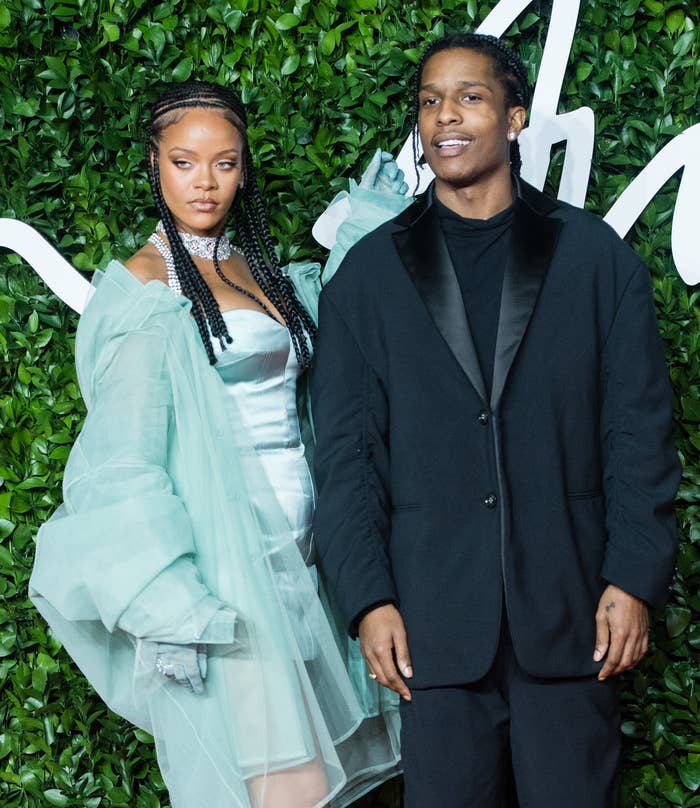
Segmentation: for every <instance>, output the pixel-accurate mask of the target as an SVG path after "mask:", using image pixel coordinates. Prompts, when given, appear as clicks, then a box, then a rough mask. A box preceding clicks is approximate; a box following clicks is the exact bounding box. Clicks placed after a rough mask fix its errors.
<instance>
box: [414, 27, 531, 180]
mask: <svg viewBox="0 0 700 808" xmlns="http://www.w3.org/2000/svg"><path fill="white" fill-rule="evenodd" d="M455 48H464V49H466V50H471V51H476V52H477V53H483V54H485V55H486V56H488V57H489V58H490V59H491V62H492V64H493V72H494V75H495V76H496V78H497V79H498V80H499V81H500V83H501V86H502V87H503V90H504V92H505V104H506V109H508V108H509V107H518V106H520V107H525V109H527V108H528V106H529V104H530V84H529V82H528V78H527V70H526V69H525V65H524V64H523V61H522V59H521V58H520V57H519V56H518V54H517V53H516V52H515V51H514V50H513V49H512V48H509V47H508V45H506V44H505V42H503V41H502V40H500V39H498V38H497V37H495V36H490V35H487V34H449V35H448V36H444V37H442V38H441V39H437V40H435V42H432V43H431V44H430V45H428V47H427V48H426V49H425V50H424V51H423V53H422V55H421V58H420V60H419V62H418V65H417V67H416V72H415V73H414V74H413V135H412V142H411V145H412V148H413V163H414V165H415V166H416V176H418V161H419V155H418V115H419V112H420V107H419V101H418V93H419V92H420V85H421V80H422V78H423V69H424V67H425V64H426V62H427V61H428V59H430V57H431V56H434V55H435V54H436V53H439V52H440V51H444V50H452V49H455ZM510 164H511V169H512V171H513V172H514V173H515V174H520V168H521V167H522V160H521V158H520V146H519V145H518V141H517V140H515V141H513V142H511V144H510Z"/></svg>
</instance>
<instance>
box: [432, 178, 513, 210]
mask: <svg viewBox="0 0 700 808" xmlns="http://www.w3.org/2000/svg"><path fill="white" fill-rule="evenodd" d="M435 194H436V195H437V198H438V199H439V200H440V202H442V204H443V205H445V207H447V208H449V209H450V210H452V211H454V212H455V213H457V214H458V215H459V216H463V217H464V218H465V219H490V218H491V217H492V216H495V215H496V214H497V213H500V212H501V211H502V210H505V209H506V208H507V207H509V206H510V205H511V204H512V202H513V184H512V181H511V177H510V171H505V172H500V173H499V174H498V175H497V176H495V177H490V178H489V179H488V181H486V182H475V183H474V184H472V185H465V186H460V187H457V186H454V185H450V184H448V183H446V182H443V181H442V180H440V179H439V178H437V179H436V180H435Z"/></svg>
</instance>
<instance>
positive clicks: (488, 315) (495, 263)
mask: <svg viewBox="0 0 700 808" xmlns="http://www.w3.org/2000/svg"><path fill="white" fill-rule="evenodd" d="M435 205H436V206H437V211H438V216H439V217H440V226H441V227H442V232H443V233H444V235H445V240H446V241H447V249H448V250H449V253H450V257H451V258H452V263H453V264H454V268H455V272H456V273H457V279H458V281H459V286H460V289H461V290H462V299H463V301H464V308H465V310H466V313H467V320H468V321H469V328H470V330H471V333H472V339H473V340H474V346H475V348H476V354H477V357H478V359H479V366H480V367H481V374H482V376H483V378H484V384H485V386H486V390H487V392H488V393H490V392H491V384H492V381H493V361H494V354H495V350H496V335H497V333H498V315H499V310H500V305H501V289H502V287H503V275H504V272H505V267H506V262H507V260H508V256H509V255H510V252H511V244H512V228H511V225H512V223H513V208H514V205H510V206H509V207H507V208H506V209H505V210H502V211H501V212H500V213H497V214H496V215H495V216H492V217H491V218H490V219H466V218H464V217H463V216H460V215H459V214H458V213H455V212H454V211H452V210H450V209H449V208H448V207H446V206H445V205H443V204H442V202H440V200H439V199H438V198H437V197H435Z"/></svg>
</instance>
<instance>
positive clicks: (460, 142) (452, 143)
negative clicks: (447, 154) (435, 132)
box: [437, 140, 471, 149]
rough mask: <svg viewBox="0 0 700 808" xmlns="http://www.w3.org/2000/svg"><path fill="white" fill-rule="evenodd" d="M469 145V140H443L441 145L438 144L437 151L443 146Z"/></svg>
mask: <svg viewBox="0 0 700 808" xmlns="http://www.w3.org/2000/svg"><path fill="white" fill-rule="evenodd" d="M470 143H471V140H443V141H442V142H441V143H438V144H437V146H438V149H441V148H442V147H443V146H468V145H469V144H470Z"/></svg>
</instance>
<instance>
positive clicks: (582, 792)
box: [401, 626, 620, 808]
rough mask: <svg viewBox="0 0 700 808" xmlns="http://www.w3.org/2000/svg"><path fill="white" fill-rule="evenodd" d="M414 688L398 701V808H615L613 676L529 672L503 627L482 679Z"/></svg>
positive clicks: (617, 716)
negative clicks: (400, 784) (409, 696)
mask: <svg viewBox="0 0 700 808" xmlns="http://www.w3.org/2000/svg"><path fill="white" fill-rule="evenodd" d="M591 653H593V647H592V646H591ZM411 692H412V697H413V700H412V701H411V702H410V703H409V702H404V701H403V700H402V701H401V754H402V757H403V767H404V782H405V796H404V808H432V807H433V806H440V808H516V806H519V808H615V806H617V799H618V798H617V766H618V761H619V756H620V707H619V685H618V683H617V681H616V680H615V679H608V680H607V681H605V682H599V681H598V680H597V679H596V678H595V677H585V678H578V679H538V678H535V677H533V676H530V675H529V674H527V673H525V671H523V670H522V668H521V667H520V666H519V665H518V661H517V659H516V658H515V654H514V652H513V646H512V643H511V640H510V635H509V633H508V630H507V627H505V626H504V628H503V630H502V632H501V641H500V645H499V648H498V652H497V654H496V659H495V661H494V664H493V666H492V668H491V670H490V671H489V672H488V674H487V675H486V676H485V677H484V678H483V679H481V680H479V681H478V682H475V683H473V684H467V685H462V686H458V687H438V688H429V689H425V690H412V691H411Z"/></svg>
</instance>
